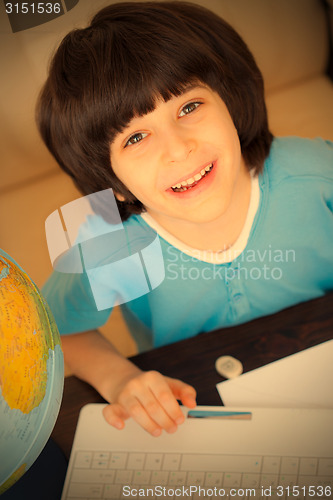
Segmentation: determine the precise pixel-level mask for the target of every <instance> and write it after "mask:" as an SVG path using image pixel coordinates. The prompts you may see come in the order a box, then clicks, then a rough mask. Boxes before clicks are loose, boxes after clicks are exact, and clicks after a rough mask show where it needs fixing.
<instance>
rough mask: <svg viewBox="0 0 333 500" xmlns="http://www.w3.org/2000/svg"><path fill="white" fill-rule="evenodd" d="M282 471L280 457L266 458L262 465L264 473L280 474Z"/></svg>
mask: <svg viewBox="0 0 333 500" xmlns="http://www.w3.org/2000/svg"><path fill="white" fill-rule="evenodd" d="M279 471H280V457H264V458H263V463H262V470H261V472H262V473H265V474H278V473H279Z"/></svg>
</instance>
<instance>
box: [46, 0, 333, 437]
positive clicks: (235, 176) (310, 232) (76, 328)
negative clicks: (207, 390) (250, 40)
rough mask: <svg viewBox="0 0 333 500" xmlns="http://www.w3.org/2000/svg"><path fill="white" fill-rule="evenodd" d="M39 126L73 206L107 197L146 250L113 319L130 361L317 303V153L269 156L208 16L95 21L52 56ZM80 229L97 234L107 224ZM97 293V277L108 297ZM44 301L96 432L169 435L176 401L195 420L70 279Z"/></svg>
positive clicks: (250, 94)
mask: <svg viewBox="0 0 333 500" xmlns="http://www.w3.org/2000/svg"><path fill="white" fill-rule="evenodd" d="M38 110H39V111H38V121H39V127H40V131H41V134H42V136H43V138H44V141H45V143H46V144H47V146H48V148H49V149H50V151H51V152H52V154H53V155H54V156H55V158H56V159H57V161H58V163H59V165H60V166H61V167H62V168H63V169H64V170H65V171H66V172H67V173H68V174H69V175H70V176H71V177H72V178H73V179H74V181H75V183H76V185H77V186H78V187H79V188H80V190H81V191H82V193H83V194H90V193H94V192H98V191H101V190H103V189H107V188H110V187H111V188H112V189H113V191H114V193H115V196H116V198H117V203H118V209H119V212H120V214H121V217H122V219H123V226H124V228H125V230H126V231H128V232H130V231H131V230H133V228H134V229H135V228H140V229H142V230H143V231H146V230H149V229H150V228H153V229H154V230H155V231H157V233H158V235H159V237H160V243H161V248H162V252H163V257H164V261H165V268H166V276H165V279H164V281H163V283H162V284H161V285H160V286H159V287H157V288H155V289H154V290H152V291H151V292H150V293H149V294H147V295H144V296H143V297H140V298H139V299H136V300H133V301H131V302H128V303H127V304H124V306H123V312H124V316H125V318H126V320H127V321H128V324H129V327H130V330H131V332H132V334H133V336H134V338H135V340H136V341H137V343H138V347H139V349H140V350H142V349H147V348H152V347H156V346H160V345H164V344H167V343H170V342H176V341H177V340H181V339H184V338H189V337H191V336H193V335H197V334H199V333H202V332H206V331H210V330H213V329H215V328H221V327H223V326H229V325H235V324H239V323H242V322H245V321H249V320H251V319H253V318H256V317H258V316H262V315H265V314H271V313H273V312H275V311H277V310H279V309H282V308H283V307H288V306H290V305H293V304H296V303H297V302H300V301H304V300H309V299H310V298H314V297H317V296H320V295H322V294H323V293H325V292H326V291H328V290H330V289H332V287H333V217H332V205H333V201H332V200H333V169H332V164H333V149H332V145H331V144H329V143H328V142H325V141H323V140H315V141H310V140H305V139H298V138H285V139H274V140H273V138H272V134H271V133H270V131H269V128H268V125H267V116H266V108H265V103H264V91H263V82H262V77H261V74H260V71H259V70H258V68H257V66H256V63H255V61H254V59H253V57H252V55H251V54H250V52H249V51H248V49H247V47H246V45H245V44H244V42H243V41H242V40H241V39H240V37H239V36H238V35H237V34H236V33H235V31H234V30H233V29H232V28H231V27H230V26H229V25H228V24H227V23H225V22H224V21H223V20H222V19H220V18H219V17H217V16H216V15H214V14H213V13H211V12H209V11H207V10H206V9H204V8H202V7H199V6H195V5H193V4H187V3H183V2H143V3H137V2H134V3H131V2H129V3H121V4H113V5H110V6H108V7H106V8H105V9H103V10H102V11H101V12H99V13H98V14H97V15H96V16H95V17H94V19H93V20H92V22H91V24H90V26H89V27H88V28H86V29H82V30H74V31H73V32H71V33H69V34H68V35H67V36H66V37H65V39H64V40H63V42H62V44H61V45H60V47H59V49H58V51H57V52H56V54H55V56H54V58H53V60H52V64H51V67H50V73H49V77H48V80H47V82H46V84H45V86H44V89H43V91H42V93H41V96H40V100H39V108H38ZM87 224H88V225H91V226H92V228H93V227H94V226H98V227H101V226H102V227H104V228H105V231H107V227H108V224H109V222H108V214H105V217H104V219H101V218H98V217H96V218H93V219H91V220H90V221H88V223H87ZM290 251H292V253H291V254H290ZM290 255H292V256H293V257H292V258H289V256H290ZM272 256H273V257H272ZM277 256H279V258H278V257H277ZM273 266H274V267H273ZM111 278H112V277H111V276H109V275H107V273H105V271H104V268H102V267H101V280H104V285H105V290H106V291H105V293H110V294H111V295H112V293H114V292H115V291H116V290H113V288H112V286H111V285H109V288H110V290H108V283H111V282H112V279H111ZM44 293H45V296H46V298H47V300H48V302H49V305H50V307H51V309H52V311H53V314H54V316H55V319H56V321H57V324H58V327H59V330H60V332H61V333H62V334H63V349H64V354H65V359H66V362H67V363H68V365H69V366H70V368H71V370H72V371H73V373H74V374H76V375H77V376H79V377H81V378H82V379H83V380H86V381H87V382H89V383H90V384H92V385H93V386H94V387H95V388H96V389H97V390H98V391H99V392H100V394H101V395H102V396H103V397H104V398H105V399H106V400H107V401H109V402H110V403H111V404H110V405H108V406H107V407H106V409H105V412H104V414H105V417H106V419H107V420H108V421H109V422H110V424H111V425H114V426H115V427H117V428H122V427H123V426H124V421H125V420H126V419H127V418H129V417H130V416H132V417H133V418H135V419H136V420H137V422H138V423H139V424H140V425H142V426H143V427H144V428H145V429H146V430H147V431H148V432H150V433H151V434H153V435H155V436H157V435H159V434H160V433H161V432H162V430H163V429H165V430H166V431H167V432H174V431H175V430H176V429H177V426H178V425H179V424H180V423H182V421H183V415H182V413H181V411H180V408H179V405H178V403H177V399H178V400H181V402H182V403H183V404H185V405H187V406H189V407H193V406H195V389H194V388H192V387H190V386H188V385H187V384H185V383H183V382H181V381H179V380H174V379H170V378H168V377H164V376H163V375H162V374H160V373H157V372H146V373H144V372H142V371H141V370H139V369H138V368H137V367H136V366H134V365H133V364H132V363H131V362H130V361H128V360H127V359H125V358H123V357H122V356H121V355H120V354H119V353H118V352H117V351H116V350H115V349H114V348H113V346H112V345H111V344H110V343H109V342H108V341H107V340H106V339H105V338H104V337H102V335H100V334H99V333H98V331H97V328H98V327H99V326H101V325H102V324H103V323H104V322H105V321H106V320H107V319H108V317H109V315H110V313H111V307H110V308H109V309H107V310H102V311H97V309H96V305H95V303H94V301H93V299H92V294H91V290H90V288H89V283H88V280H87V277H86V276H85V275H84V273H83V274H81V275H80V274H64V273H60V272H57V271H55V272H54V273H53V275H52V276H51V278H50V279H49V281H48V282H47V284H46V286H45V287H44Z"/></svg>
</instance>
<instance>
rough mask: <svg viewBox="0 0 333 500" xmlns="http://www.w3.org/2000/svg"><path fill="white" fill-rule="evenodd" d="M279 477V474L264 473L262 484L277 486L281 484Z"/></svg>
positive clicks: (267, 486) (265, 486)
mask: <svg viewBox="0 0 333 500" xmlns="http://www.w3.org/2000/svg"><path fill="white" fill-rule="evenodd" d="M278 478H279V476H278V475H277V474H262V476H261V480H260V482H261V486H263V487H264V488H269V487H270V486H271V487H272V488H276V487H277V486H278V484H279V481H278Z"/></svg>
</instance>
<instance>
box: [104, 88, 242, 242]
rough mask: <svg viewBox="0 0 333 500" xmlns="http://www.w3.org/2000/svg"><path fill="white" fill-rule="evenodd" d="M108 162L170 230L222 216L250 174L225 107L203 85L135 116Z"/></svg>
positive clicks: (150, 212)
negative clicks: (187, 223)
mask: <svg viewBox="0 0 333 500" xmlns="http://www.w3.org/2000/svg"><path fill="white" fill-rule="evenodd" d="M111 162H112V167H113V170H114V172H115V174H116V175H117V177H118V178H119V179H120V180H121V181H122V182H123V184H124V185H125V186H126V187H127V188H128V190H129V191H131V193H132V194H133V195H134V196H135V197H136V198H137V199H138V200H140V201H141V203H142V204H143V205H144V206H145V208H146V210H147V212H148V213H149V214H150V215H151V216H152V217H154V218H155V220H157V221H158V222H159V223H160V224H161V225H162V226H164V227H165V228H167V229H170V227H172V228H173V229H174V231H173V232H174V234H177V224H178V225H179V228H180V227H181V224H183V223H184V222H185V221H186V222H190V223H194V224H202V223H207V222H211V221H214V220H216V219H217V218H218V217H223V215H224V214H226V213H227V211H228V209H229V208H230V205H231V204H232V201H233V199H234V198H235V196H234V192H235V190H236V189H237V184H238V183H239V182H242V178H243V177H244V176H248V175H249V174H248V171H247V169H246V167H245V165H244V162H243V159H242V156H241V149H240V143H239V138H238V134H237V131H236V129H235V126H234V123H233V121H232V119H231V117H230V114H229V112H228V109H227V107H226V105H225V104H224V102H223V101H222V99H221V98H220V96H219V95H218V94H217V93H216V92H214V91H212V90H211V89H210V88H209V87H207V86H204V85H202V86H195V87H191V88H189V89H187V90H186V92H184V93H183V94H182V95H180V96H178V97H172V98H171V99H170V100H169V101H168V102H164V101H163V100H160V101H158V103H157V106H156V108H155V109H154V110H153V111H152V112H151V113H148V114H146V115H144V116H140V117H135V118H133V119H132V120H131V122H130V123H129V125H128V127H126V129H125V130H124V131H123V132H121V133H120V134H118V135H117V136H116V138H115V140H114V141H113V142H112V144H111ZM119 199H120V200H121V197H119Z"/></svg>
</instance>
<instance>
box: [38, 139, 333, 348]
mask: <svg viewBox="0 0 333 500" xmlns="http://www.w3.org/2000/svg"><path fill="white" fill-rule="evenodd" d="M253 185H255V184H253ZM257 189H258V198H257V204H255V203H252V210H253V207H255V211H254V212H253V214H252V215H251V214H250V215H251V217H248V219H247V220H250V222H251V224H250V227H249V228H248V234H247V238H246V241H245V243H244V242H243V247H242V248H241V249H239V248H238V249H237V248H236V249H234V248H233V249H231V250H232V251H231V252H230V251H229V253H228V252H225V253H224V254H223V257H222V258H221V257H220V256H219V255H216V254H215V255H214V254H212V255H208V256H207V255H205V256H204V257H202V255H203V254H202V252H201V253H200V252H199V251H198V252H197V253H195V252H194V251H193V249H192V251H187V250H186V249H185V250H184V248H179V247H180V246H181V245H178V244H175V242H174V241H173V240H172V237H170V238H168V235H167V234H166V233H165V232H163V231H161V232H160V233H161V234H159V241H160V245H161V249H162V255H163V262H164V271H165V277H164V279H163V280H162V281H161V283H160V284H159V285H158V286H156V288H154V289H153V290H151V291H150V292H149V293H145V294H144V295H142V296H140V297H138V298H136V299H134V300H130V301H128V302H125V303H123V304H122V305H121V308H122V312H123V315H124V318H125V320H126V322H127V324H128V327H129V329H130V331H131V333H132V335H133V338H134V339H135V341H136V342H137V344H138V348H139V350H140V351H143V350H146V349H150V348H152V347H158V346H162V345H165V344H169V343H172V342H176V341H179V340H182V339H186V338H189V337H192V336H194V335H197V334H199V333H202V332H208V331H211V330H214V329H217V328H221V327H227V326H232V325H238V324H240V323H244V322H246V321H250V320H252V319H254V318H258V317H260V316H264V315H268V314H272V313H275V312H277V311H279V310H281V309H283V308H286V307H289V306H292V305H294V304H297V303H299V302H303V301H307V300H310V299H313V298H315V297H319V296H321V295H323V294H324V293H325V292H328V291H329V290H332V289H333V213H332V212H333V143H331V142H328V141H323V140H322V139H316V140H309V139H301V138H296V137H286V138H276V139H274V141H273V144H272V147H271V151H270V155H269V157H268V158H267V159H266V161H265V167H264V170H263V173H262V174H260V176H259V178H258V181H257ZM252 198H253V196H252ZM145 219H146V220H145ZM147 221H148V222H147ZM87 224H88V225H89V227H90V230H91V228H93V227H94V225H95V226H96V227H97V226H100V225H105V224H107V223H106V222H105V221H104V220H102V219H101V218H100V217H95V218H94V217H92V218H90V220H89V221H88V223H87ZM123 228H124V230H125V232H128V233H131V231H132V232H133V231H134V232H135V231H137V230H140V231H142V232H143V233H145V232H147V234H149V233H150V232H151V227H150V224H149V218H148V219H147V218H145V217H144V216H143V217H142V216H140V215H133V216H131V217H130V218H129V219H128V220H127V221H125V222H124V223H123ZM155 230H156V227H155ZM157 231H158V229H157ZM170 241H171V242H170ZM237 250H238V251H237ZM100 264H101V265H100V269H98V263H97V262H96V263H95V266H96V274H95V277H94V280H95V281H94V283H93V286H95V287H96V286H98V280H100V281H101V283H103V296H104V295H105V296H106V297H108V296H110V297H112V296H117V290H115V288H117V283H120V282H121V281H123V282H126V284H127V283H129V282H130V280H131V272H130V271H129V272H128V273H127V274H126V279H125V280H124V279H122V277H121V276H119V277H117V279H115V276H114V275H113V276H111V273H110V275H108V273H107V272H106V271H105V270H106V269H107V268H105V267H104V268H103V269H102V265H104V264H105V262H104V261H103V262H101V263H100ZM117 280H118V281H117ZM119 286H120V285H119ZM43 293H44V296H45V297H46V299H47V301H48V303H49V305H50V308H51V310H52V312H53V314H54V317H55V320H56V322H57V325H58V328H59V331H60V333H61V334H69V333H76V332H82V331H86V330H90V329H94V328H98V327H100V326H102V325H103V324H104V323H105V322H106V321H107V319H108V317H109V315H110V313H111V310H112V307H111V306H110V307H106V308H104V309H98V308H97V307H96V301H95V300H94V295H93V291H92V281H91V279H88V276H87V274H86V273H77V274H74V273H73V274H71V273H68V272H67V273H62V272H57V271H55V272H54V273H53V274H52V275H51V277H50V278H49V280H48V281H47V283H46V284H45V286H44V288H43ZM106 303H107V302H106ZM109 303H110V304H111V299H110V302H109Z"/></svg>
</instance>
